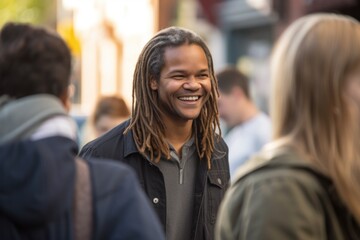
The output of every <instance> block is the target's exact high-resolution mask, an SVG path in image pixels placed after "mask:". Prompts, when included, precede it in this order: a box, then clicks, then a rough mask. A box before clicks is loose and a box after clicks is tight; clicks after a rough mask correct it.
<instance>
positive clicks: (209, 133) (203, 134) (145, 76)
mask: <svg viewBox="0 0 360 240" xmlns="http://www.w3.org/2000/svg"><path fill="white" fill-rule="evenodd" d="M184 44H189V45H190V44H195V45H198V46H199V47H201V48H202V49H203V51H204V52H205V55H206V58H207V61H208V68H209V72H210V79H211V92H210V96H209V99H208V101H207V102H206V103H205V105H204V107H203V108H202V109H201V112H200V115H199V117H198V118H197V119H196V120H195V121H194V124H193V130H194V133H195V142H196V147H197V152H198V156H199V158H200V159H202V158H204V159H205V160H207V162H208V167H209V168H210V167H211V162H210V159H211V155H212V153H213V152H214V141H215V138H217V136H218V135H216V134H215V132H216V131H215V130H218V132H219V134H221V131H220V127H219V119H218V108H217V98H218V95H219V93H218V87H217V81H216V78H215V76H214V69H213V60H212V56H211V53H210V51H209V49H208V47H207V46H206V43H205V42H204V40H203V39H202V38H201V37H200V36H198V35H197V34H195V33H194V32H192V31H190V30H187V29H184V28H180V27H169V28H166V29H163V30H161V31H160V32H158V33H157V34H156V35H155V36H154V37H153V38H152V39H150V41H149V42H148V43H147V44H146V45H145V47H144V48H143V50H142V52H141V53H140V56H139V58H138V61H137V64H136V67H135V72H134V76H133V93H132V95H133V104H132V118H131V123H130V125H129V127H128V128H127V130H126V131H125V132H127V131H129V130H132V132H133V136H134V139H135V142H136V144H137V147H138V149H139V151H140V152H141V153H142V154H144V155H145V154H146V153H148V154H149V156H150V159H151V160H152V161H155V162H158V161H159V160H160V158H161V156H165V157H167V158H170V150H169V145H168V143H167V142H166V140H165V124H164V123H163V121H162V119H161V117H160V116H161V110H160V109H159V107H158V106H157V104H156V103H157V102H156V99H157V93H156V92H154V91H151V88H150V80H151V79H156V81H159V80H160V73H161V70H162V68H163V67H164V64H165V62H164V53H165V50H166V49H167V48H171V47H178V46H181V45H184Z"/></svg>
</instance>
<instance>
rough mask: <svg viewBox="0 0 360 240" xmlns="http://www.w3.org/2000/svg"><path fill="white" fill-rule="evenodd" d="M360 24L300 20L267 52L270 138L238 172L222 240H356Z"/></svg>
mask: <svg viewBox="0 0 360 240" xmlns="http://www.w3.org/2000/svg"><path fill="white" fill-rule="evenodd" d="M359 42H360V24H359V22H358V21H357V20H355V19H353V18H351V17H348V16H342V15H336V14H324V13H321V14H319V13H317V14H310V15H307V16H304V17H302V18H300V19H298V20H296V21H295V22H294V23H292V25H290V27H289V28H288V29H287V30H286V31H285V32H284V33H283V35H282V36H281V37H280V39H279V41H278V42H277V44H276V46H275V49H274V52H273V56H272V59H271V61H272V62H271V70H272V77H271V80H272V84H273V86H272V98H271V104H272V105H271V116H272V123H273V140H272V141H271V142H270V143H269V144H268V145H266V146H265V148H264V149H263V150H262V151H261V152H260V153H259V154H258V155H257V156H256V157H254V158H252V159H251V160H250V161H249V162H248V163H247V164H245V165H244V166H243V167H242V168H240V169H239V171H238V172H237V176H236V177H235V181H234V183H233V184H232V186H231V187H230V189H229V191H228V193H227V194H226V197H225V198H224V201H223V202H222V205H221V208H220V211H219V218H218V221H217V224H216V239H217V240H230V239H231V240H233V239H239V240H240V239H241V240H257V239H264V240H267V239H269V240H270V239H276V240H283V239H306V240H320V239H321V240H358V239H360V205H359V202H360V148H359V142H360V125H359V123H360V118H359V117H360V44H359Z"/></svg>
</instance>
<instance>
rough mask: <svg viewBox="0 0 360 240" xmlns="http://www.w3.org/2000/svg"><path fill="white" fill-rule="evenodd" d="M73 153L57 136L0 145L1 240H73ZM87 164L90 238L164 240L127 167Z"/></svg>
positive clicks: (65, 140)
mask: <svg viewBox="0 0 360 240" xmlns="http://www.w3.org/2000/svg"><path fill="white" fill-rule="evenodd" d="M77 150H78V148H77V144H76V143H75V142H74V141H72V140H70V139H68V138H65V137H59V136H56V137H49V138H44V139H41V140H37V141H19V142H15V143H7V144H3V145H1V146H0V239H6V240H8V239H36V240H41V239H47V240H49V239H50V240H51V239H64V240H71V239H73V192H74V179H75V178H74V177H75V170H76V169H75V162H74V157H75V155H76V153H77ZM88 163H89V170H90V177H91V183H92V199H93V227H92V230H93V233H92V237H93V238H92V239H99V240H100V239H101V240H102V239H124V240H125V239H126V240H127V239H149V240H150V239H151V240H157V239H164V235H163V231H162V229H161V225H160V222H159V220H158V219H157V216H156V214H155V213H154V211H153V209H152V207H151V206H150V204H149V202H148V199H147V198H146V195H145V194H144V193H143V192H142V190H141V188H140V186H139V184H138V181H137V178H136V175H135V173H134V172H133V171H132V170H131V168H128V167H127V166H125V165H123V164H119V163H117V162H114V161H110V160H109V161H96V160H89V161H88Z"/></svg>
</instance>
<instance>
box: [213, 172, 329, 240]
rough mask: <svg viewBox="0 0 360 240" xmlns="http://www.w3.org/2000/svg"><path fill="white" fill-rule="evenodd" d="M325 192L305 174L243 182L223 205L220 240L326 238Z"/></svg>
mask: <svg viewBox="0 0 360 240" xmlns="http://www.w3.org/2000/svg"><path fill="white" fill-rule="evenodd" d="M305 175H306V174H305ZM252 180H253V179H252ZM322 194H324V193H322V189H321V187H320V184H318V183H317V182H316V181H315V180H314V179H312V178H311V177H308V176H301V174H300V175H297V174H294V175H292V176H291V175H283V176H282V175H280V176H273V177H271V178H262V179H261V180H259V181H257V180H256V181H251V180H250V181H246V180H245V181H239V182H237V183H236V184H235V185H234V186H233V187H231V189H230V190H229V191H228V193H227V195H226V197H225V199H224V201H223V203H222V205H221V208H220V212H219V217H218V222H217V226H216V239H218V240H220V239H221V240H227V239H241V240H256V239H264V240H266V239H276V240H282V239H292V240H297V239H299V240H300V239H307V240H315V239H316V240H321V239H326V229H325V220H324V213H323V211H324V210H323V207H322V204H321V202H322V200H321V199H322V197H321V196H323V195H322Z"/></svg>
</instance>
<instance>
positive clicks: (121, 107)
mask: <svg viewBox="0 0 360 240" xmlns="http://www.w3.org/2000/svg"><path fill="white" fill-rule="evenodd" d="M128 118H130V110H129V108H128V106H127V105H126V102H125V100H124V99H123V98H122V97H121V96H118V95H114V96H102V97H101V98H100V99H99V100H98V101H97V103H96V106H95V109H94V112H93V113H92V115H91V116H90V118H89V119H87V121H86V123H85V125H84V128H83V129H82V134H81V135H82V136H83V139H82V141H81V142H82V143H88V142H89V141H91V140H94V139H95V138H98V137H100V136H101V135H103V134H104V133H106V132H108V131H109V130H110V129H112V128H114V127H116V126H117V125H119V124H120V123H122V122H123V121H125V120H127V119H128Z"/></svg>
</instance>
